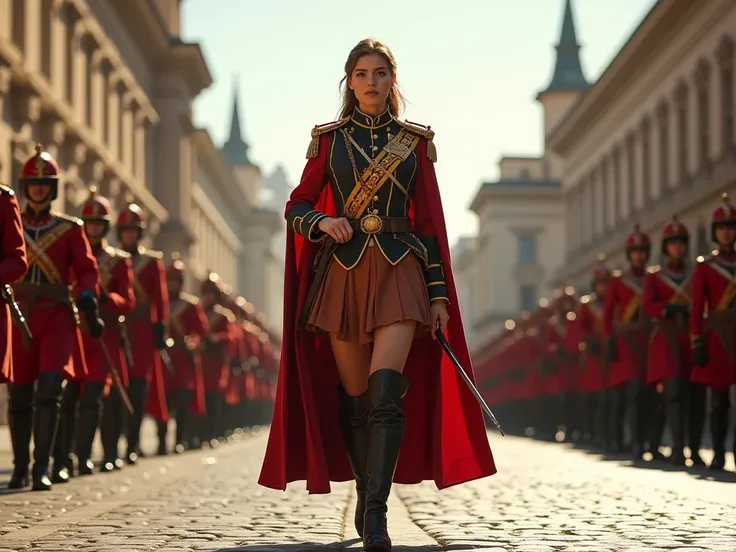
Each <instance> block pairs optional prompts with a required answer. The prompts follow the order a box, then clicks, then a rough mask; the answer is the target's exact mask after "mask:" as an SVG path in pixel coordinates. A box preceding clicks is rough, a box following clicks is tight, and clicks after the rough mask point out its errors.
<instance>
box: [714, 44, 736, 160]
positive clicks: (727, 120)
mask: <svg viewBox="0 0 736 552" xmlns="http://www.w3.org/2000/svg"><path fill="white" fill-rule="evenodd" d="M734 50H736V47H735V46H734V43H733V41H732V40H731V39H729V38H727V37H726V38H724V39H723V41H722V42H721V45H720V46H719V48H718V58H719V60H720V63H721V109H722V111H723V117H721V121H722V123H723V130H722V132H723V152H724V153H725V152H726V151H728V150H730V149H733V147H734V143H735V142H736V140H734V135H733V127H734V120H733V119H734V102H736V98H735V97H734V89H733V88H734V87H733V78H734V74H733V57H734Z"/></svg>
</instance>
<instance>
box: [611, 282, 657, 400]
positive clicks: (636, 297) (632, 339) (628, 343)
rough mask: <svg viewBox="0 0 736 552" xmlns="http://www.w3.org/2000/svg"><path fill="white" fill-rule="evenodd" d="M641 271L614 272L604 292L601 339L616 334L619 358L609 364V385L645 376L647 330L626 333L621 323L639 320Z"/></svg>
mask: <svg viewBox="0 0 736 552" xmlns="http://www.w3.org/2000/svg"><path fill="white" fill-rule="evenodd" d="M643 284H644V274H643V273H642V274H641V275H636V274H634V273H633V272H631V271H629V272H625V273H623V274H620V273H618V272H616V273H615V274H614V277H613V279H612V280H611V284H610V286H609V289H608V293H607V294H606V302H605V305H604V308H603V327H602V330H603V331H602V334H603V338H604V339H608V337H609V336H611V335H614V334H615V335H616V349H617V352H618V360H617V361H616V362H612V363H610V374H609V375H610V380H609V382H608V384H609V387H618V386H619V385H622V384H624V383H628V382H629V381H632V380H643V379H645V377H646V362H647V347H648V346H649V334H648V332H647V331H637V332H633V333H631V332H625V331H623V325H628V324H631V323H632V322H634V321H638V320H640V317H641V316H643V313H642V312H641V299H642V291H643V288H642V286H643Z"/></svg>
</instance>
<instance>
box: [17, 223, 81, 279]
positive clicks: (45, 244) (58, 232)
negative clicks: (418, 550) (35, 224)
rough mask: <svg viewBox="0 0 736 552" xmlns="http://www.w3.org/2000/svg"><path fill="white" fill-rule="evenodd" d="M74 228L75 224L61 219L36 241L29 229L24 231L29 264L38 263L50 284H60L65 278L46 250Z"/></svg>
mask: <svg viewBox="0 0 736 552" xmlns="http://www.w3.org/2000/svg"><path fill="white" fill-rule="evenodd" d="M72 228H73V226H72V225H71V224H69V223H67V222H65V221H59V222H58V223H57V224H56V226H54V227H53V228H52V229H51V230H49V231H48V232H46V233H45V234H44V235H43V236H41V237H40V238H39V239H38V241H35V240H34V239H33V238H31V236H30V234H29V233H28V232H27V231H24V234H25V239H26V243H27V245H28V248H27V249H28V251H27V255H28V266H29V267H30V266H31V265H33V264H34V263H35V264H36V265H38V267H39V268H40V269H41V272H43V274H44V276H46V279H47V280H48V281H49V283H50V284H59V283H61V282H62V281H63V280H62V278H61V274H60V273H59V269H58V268H57V267H56V265H55V264H54V261H52V260H51V259H50V258H49V256H48V255H47V254H46V250H47V249H48V248H49V247H51V246H52V245H54V244H55V243H56V242H57V241H58V240H59V238H61V237H62V236H63V235H64V234H66V233H67V232H68V231H69V230H71V229H72Z"/></svg>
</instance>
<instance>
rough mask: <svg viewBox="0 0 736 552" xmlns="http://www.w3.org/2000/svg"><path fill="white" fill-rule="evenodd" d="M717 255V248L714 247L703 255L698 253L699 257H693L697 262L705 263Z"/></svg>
mask: <svg viewBox="0 0 736 552" xmlns="http://www.w3.org/2000/svg"><path fill="white" fill-rule="evenodd" d="M717 256H718V250H717V249H714V250H713V251H711V252H710V254H708V255H705V256H703V255H700V256H699V257H697V258H696V259H695V261H696V262H698V263H707V262H709V261H712V260H713V259H715V258H716V257H717Z"/></svg>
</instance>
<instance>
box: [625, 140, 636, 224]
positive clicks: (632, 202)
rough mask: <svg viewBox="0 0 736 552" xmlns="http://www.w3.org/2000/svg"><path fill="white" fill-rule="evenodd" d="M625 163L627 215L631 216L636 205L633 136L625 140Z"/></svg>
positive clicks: (634, 211)
mask: <svg viewBox="0 0 736 552" xmlns="http://www.w3.org/2000/svg"><path fill="white" fill-rule="evenodd" d="M626 162H627V165H628V167H627V169H628V171H627V172H628V173H629V174H628V175H627V178H628V182H627V187H628V190H629V215H633V214H634V213H636V211H637V204H636V151H635V150H634V135H633V134H629V136H628V138H627V139H626Z"/></svg>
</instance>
